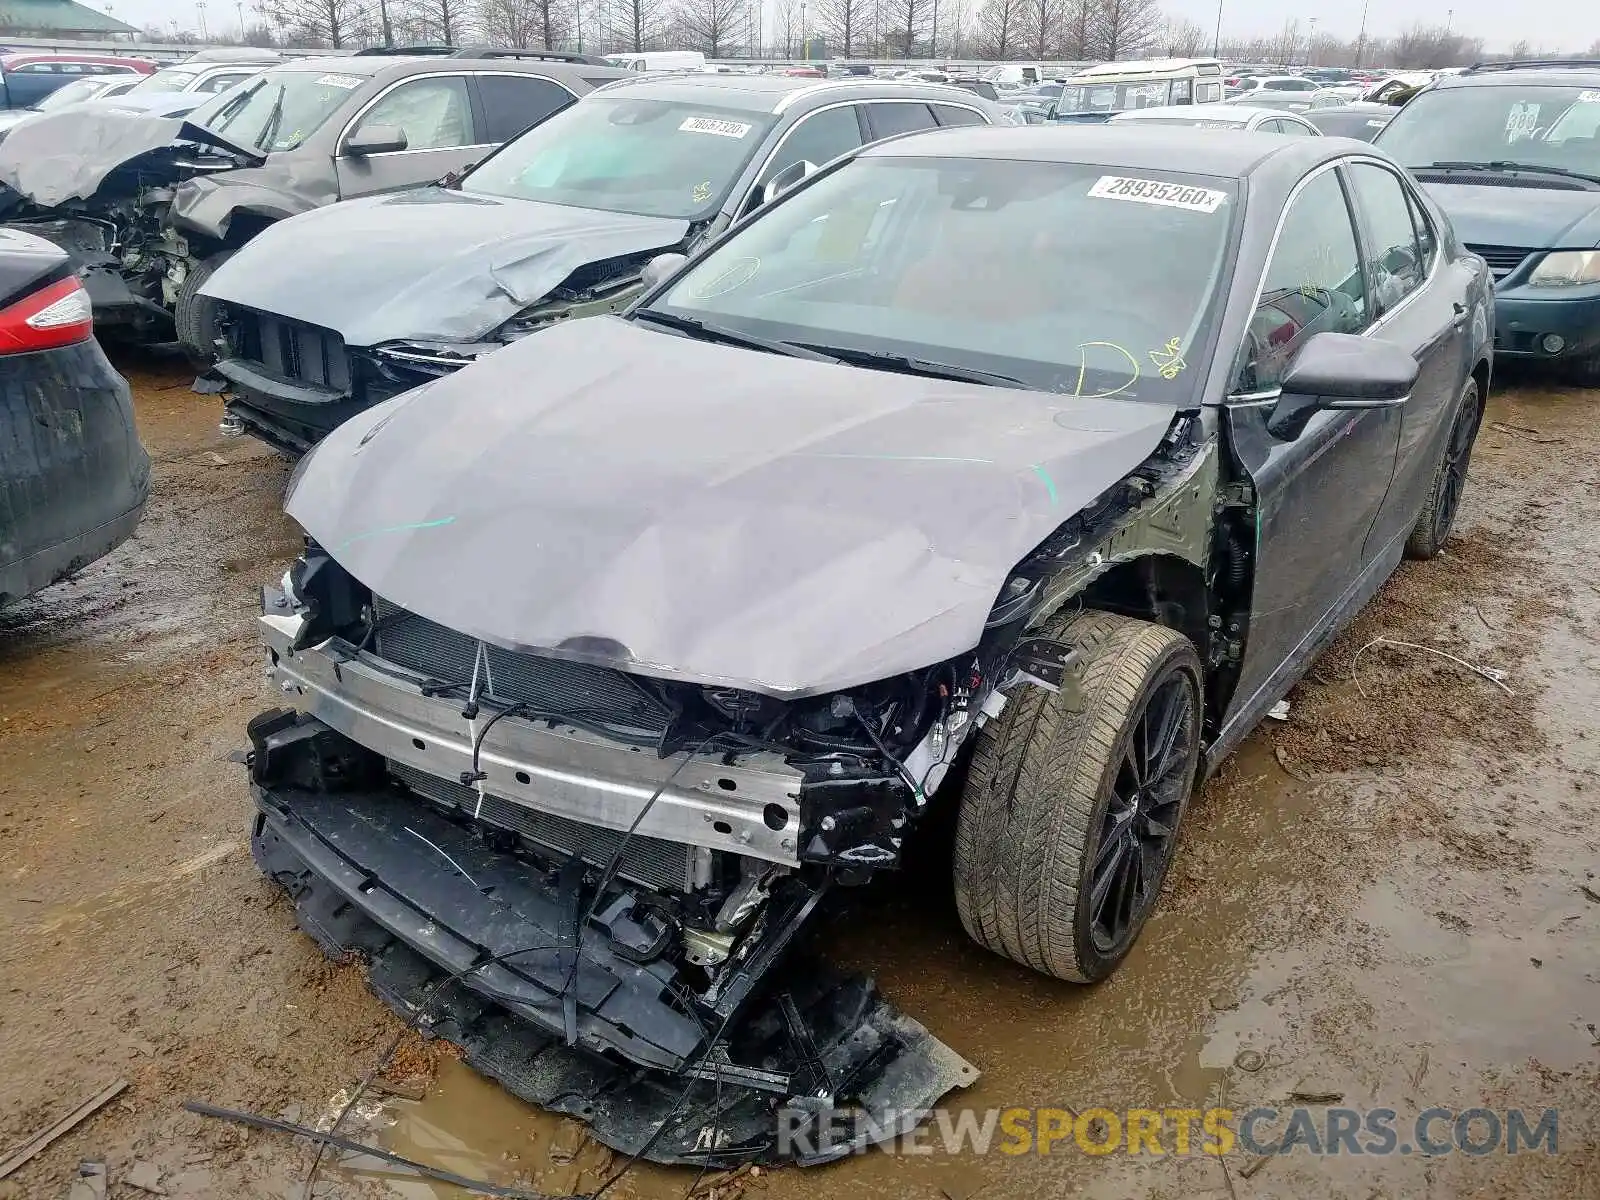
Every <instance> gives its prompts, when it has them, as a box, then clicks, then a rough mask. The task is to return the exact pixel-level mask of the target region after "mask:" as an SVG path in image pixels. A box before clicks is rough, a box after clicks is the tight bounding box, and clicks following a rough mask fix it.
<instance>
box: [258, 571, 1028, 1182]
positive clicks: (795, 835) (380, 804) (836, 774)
mask: <svg viewBox="0 0 1600 1200" xmlns="http://www.w3.org/2000/svg"><path fill="white" fill-rule="evenodd" d="M262 609H263V615H262V618H261V623H262V630H263V635H264V640H265V642H266V644H267V649H268V654H269V658H270V671H271V674H272V676H273V678H274V680H275V681H276V682H277V683H278V685H279V686H280V688H281V689H282V690H283V691H284V693H285V694H286V695H287V696H288V697H289V698H290V700H291V702H292V703H293V704H294V705H295V707H296V709H297V710H298V711H297V712H291V711H288V710H274V711H272V712H269V713H265V714H263V715H262V716H261V717H259V718H258V719H257V720H256V721H255V722H253V723H252V727H251V741H252V750H251V753H250V756H249V760H250V764H251V774H252V781H253V785H254V790H255V795H256V799H257V804H258V807H259V809H260V813H261V815H260V817H259V818H258V822H257V830H256V839H255V841H256V856H257V859H258V861H259V862H260V864H261V866H262V868H263V869H264V870H266V871H267V872H268V874H270V875H271V876H272V877H273V878H275V879H277V880H278V881H279V882H280V883H282V884H284V886H286V887H287V888H288V889H289V891H290V892H291V894H293V895H295V896H296V898H297V904H298V905H299V906H300V909H301V923H302V925H304V926H305V927H306V928H307V930H308V931H309V932H311V933H312V934H313V936H315V937H316V938H317V939H318V940H319V941H320V942H322V944H323V945H324V946H325V947H326V948H327V949H328V950H329V951H330V952H331V953H344V952H347V951H349V950H352V949H357V950H361V951H363V952H364V953H365V954H366V955H367V957H368V959H369V961H370V962H371V964H372V970H373V975H372V980H373V986H374V987H375V988H376V989H377V990H378V991H379V993H380V994H382V995H385V997H386V998H388V999H390V1000H391V1001H394V1002H396V1004H397V1008H398V1009H399V1010H400V1011H402V1012H406V1011H407V1009H406V1007H405V1004H406V1001H405V997H406V996H411V995H415V994H417V993H416V991H415V989H417V988H422V987H426V986H428V985H429V984H430V982H433V981H437V979H438V978H448V977H450V976H451V975H454V974H458V973H461V972H467V974H465V975H463V977H462V980H461V982H462V987H461V988H459V989H454V992H455V994H456V995H457V999H456V1000H452V1001H451V1004H450V1006H449V1007H448V1009H446V1010H441V1011H440V1013H438V1014H437V1018H438V1020H439V1022H440V1023H441V1025H440V1029H441V1031H443V1032H445V1033H446V1035H447V1036H449V1037H450V1038H451V1039H452V1040H455V1041H458V1042H459V1043H460V1044H462V1045H463V1046H464V1047H465V1048H466V1050H467V1053H468V1058H469V1061H475V1062H476V1065H478V1066H479V1067H480V1069H482V1070H484V1071H486V1072H487V1073H489V1074H491V1075H493V1076H494V1077H496V1078H498V1079H501V1080H502V1081H503V1082H505V1083H506V1084H507V1086H508V1087H511V1089H512V1090H513V1091H517V1092H518V1094H519V1095H523V1096H525V1097H526V1098H528V1099H531V1100H534V1101H536V1102H538V1103H541V1104H546V1105H549V1106H552V1107H557V1108H561V1109H562V1110H563V1111H569V1112H574V1113H575V1115H578V1116H582V1117H583V1118H584V1119H586V1120H590V1121H591V1122H592V1123H593V1124H594V1126H595V1132H596V1135H597V1136H599V1137H600V1138H601V1140H603V1141H606V1142H607V1143H608V1144H610V1145H613V1146H615V1147H617V1148H618V1149H621V1150H624V1151H625V1152H632V1150H634V1149H637V1148H638V1147H639V1146H640V1145H642V1144H643V1142H644V1140H645V1138H646V1137H647V1135H648V1132H649V1131H650V1130H651V1128H653V1126H652V1125H651V1122H655V1123H659V1121H660V1120H661V1119H662V1117H663V1114H664V1113H665V1112H666V1111H667V1108H664V1107H663V1105H667V1107H670V1105H669V1104H668V1100H669V1097H670V1096H671V1095H672V1094H674V1093H675V1091H676V1090H681V1089H682V1088H683V1087H684V1086H686V1085H688V1086H690V1087H691V1089H698V1090H695V1096H696V1097H697V1098H696V1099H695V1100H693V1101H692V1102H686V1107H685V1110H684V1111H685V1112H686V1113H697V1114H698V1119H697V1120H695V1121H692V1122H687V1121H677V1127H676V1131H675V1132H674V1133H672V1134H670V1135H669V1136H668V1137H667V1138H665V1139H664V1140H663V1141H662V1142H661V1143H660V1144H658V1145H657V1146H656V1147H653V1148H652V1150H651V1157H658V1158H663V1159H666V1160H669V1161H691V1162H693V1161H705V1160H707V1159H709V1160H711V1161H719V1162H724V1161H726V1162H731V1161H738V1160H739V1159H741V1158H761V1159H769V1158H772V1157H773V1156H774V1155H775V1154H776V1150H775V1146H776V1141H775V1132H774V1131H775V1130H776V1129H777V1127H778V1125H779V1124H780V1123H782V1122H784V1121H787V1122H788V1123H789V1125H790V1127H791V1128H792V1127H793V1126H794V1123H795V1121H796V1119H797V1118H796V1116H795V1114H796V1112H797V1111H798V1112H800V1113H801V1114H802V1115H803V1116H804V1119H805V1120H812V1119H815V1120H816V1121H818V1122H820V1123H821V1126H819V1127H830V1128H831V1127H833V1126H835V1125H837V1123H838V1121H839V1114H840V1112H842V1111H845V1110H848V1111H850V1112H853V1113H855V1114H856V1116H857V1117H858V1118H861V1119H862V1126H861V1127H862V1129H863V1130H867V1129H869V1128H872V1127H874V1125H875V1127H876V1129H877V1133H878V1135H879V1136H881V1135H882V1133H883V1130H884V1129H885V1128H887V1125H886V1122H885V1120H884V1119H882V1118H883V1117H884V1116H885V1115H886V1114H887V1113H889V1112H890V1111H891V1110H894V1111H901V1112H904V1111H914V1110H918V1109H927V1108H929V1107H931V1106H932V1105H933V1104H934V1103H935V1102H937V1100H938V1099H939V1097H940V1096H941V1095H943V1094H944V1092H945V1091H947V1090H949V1089H950V1088H952V1087H955V1086H961V1085H964V1084H965V1083H967V1082H970V1080H972V1079H974V1078H976V1072H975V1071H974V1070H973V1068H972V1067H971V1066H970V1065H969V1064H967V1063H965V1062H964V1061H963V1060H962V1059H961V1058H960V1057H959V1056H958V1055H956V1054H955V1053H954V1052H953V1051H951V1050H950V1049H949V1048H948V1047H945V1046H944V1045H942V1044H941V1043H939V1042H938V1041H937V1040H936V1039H934V1038H932V1037H931V1036H930V1035H929V1034H928V1033H927V1031H926V1030H924V1029H923V1028H922V1027H921V1026H920V1025H918V1024H917V1023H916V1022H915V1021H912V1020H910V1019H909V1018H906V1017H904V1016H902V1015H900V1014H898V1013H895V1012H893V1010H891V1009H890V1008H889V1007H888V1006H887V1005H886V1004H884V1002H883V1001H882V1000H881V999H879V998H878V997H877V996H876V994H875V993H874V992H873V991H872V990H871V988H870V986H869V985H866V984H864V983H862V982H861V981H854V980H848V979H845V978H843V977H841V976H836V975H833V974H832V973H831V972H829V971H827V970H826V969H825V968H822V967H817V966H813V965H810V964H808V965H806V966H805V967H803V968H802V967H798V966H796V965H795V963H794V962H792V961H790V960H791V959H792V957H793V956H794V955H795V954H796V953H797V952H799V951H798V950H797V948H798V947H799V945H800V943H801V941H802V934H803V932H804V930H805V929H806V927H807V925H808V923H809V920H810V918H811V917H812V915H813V914H814V913H815V912H816V911H817V909H818V908H819V906H820V905H821V904H822V903H823V902H824V900H825V898H826V897H829V896H831V895H834V894H835V892H836V888H837V887H838V886H839V885H847V884H858V883H862V882H865V881H866V880H867V879H868V878H870V877H871V876H872V874H873V873H874V872H876V871H877V870H880V869H884V868H889V867H894V866H896V865H898V863H899V861H900V855H901V850H902V847H903V845H904V842H905V839H906V837H907V836H908V834H909V832H910V829H911V827H912V826H913V825H914V824H915V823H916V821H917V819H918V817H919V816H920V815H921V814H922V812H923V811H924V810H925V809H926V807H927V804H928V800H929V797H930V796H932V795H934V794H935V793H936V792H937V791H938V789H939V785H940V783H941V782H942V780H943V777H944V775H945V773H946V772H947V771H948V770H949V769H950V768H951V766H952V764H953V763H954V762H955V760H956V758H957V756H958V754H959V753H960V752H961V750H962V748H963V746H964V745H965V744H966V743H967V740H968V738H969V736H970V735H971V733H972V732H973V731H974V730H976V729H977V728H978V727H979V726H980V725H981V724H982V723H983V722H984V721H985V720H986V719H988V718H989V717H991V716H993V715H995V714H996V713H998V712H999V709H1000V705H1001V704H1003V703H1004V699H1003V695H1002V694H1001V693H1000V692H999V691H997V690H996V688H995V686H994V682H993V681H995V680H999V679H1002V678H1006V677H1012V678H1014V677H1015V676H1016V674H1017V671H1018V669H1019V668H1018V666H1017V664H1018V662H1019V661H1021V660H1019V658H1018V655H1019V652H1020V648H1021V647H1023V646H1028V645H1031V643H1022V642H1019V641H1018V640H1017V639H1016V637H1015V636H1014V634H1015V628H1014V627H1009V626H1008V627H1007V628H1006V629H1005V630H1004V631H1003V633H1004V634H1005V635H1006V636H997V637H996V638H994V639H993V642H994V644H993V646H992V647H990V646H988V645H986V646H985V647H980V650H979V651H978V652H976V653H975V654H973V655H968V656H963V657H962V659H961V660H960V661H959V662H949V663H943V664H939V665H937V666H935V667H931V668H928V669H927V670H924V671H918V672H913V673H911V674H909V675H906V676H901V677H898V678H895V679H891V680H885V681H881V682H875V683H871V684H867V685H864V686H862V687H859V688H854V689H851V690H850V691H849V692H847V693H839V694H834V695H827V696H820V697H814V698H807V699H804V700H797V701H782V700H777V699H775V698H773V697H770V696H766V695H764V694H761V693H757V692H753V691H748V690H744V689H738V688H728V687H718V686H702V685H698V684H692V683H684V682H676V681H667V680H661V679H656V678H652V677H646V676H642V675H638V674H632V673H629V672H625V671H623V670H620V669H616V668H613V667H610V666H606V665H601V664H599V663H596V662H588V661H573V660H568V659H564V658H556V657H548V656H545V655H538V654H528V653H518V652H514V651H511V650H508V649H505V648H503V647H500V646H495V645H492V644H488V643H485V642H482V641H478V640H474V639H473V638H471V637H469V636H467V635H465V634H461V633H458V632H456V631H452V630H449V629H447V628H445V627H443V626H440V625H438V624H436V623H434V622H432V621H429V620H428V619H427V618H425V617H423V616H421V615H419V614H416V613H412V612H408V611H407V610H405V609H404V608H402V607H400V606H398V605H394V604H392V603H389V602H387V601H385V600H384V599H383V598H381V597H377V596H374V595H372V594H371V593H370V592H368V591H367V590H366V589H365V588H363V587H362V585H361V584H360V583H359V582H358V581H356V580H354V579H353V578H352V577H350V576H349V575H348V574H347V573H345V572H344V571H343V570H342V568H340V567H339V566H338V564H336V563H334V562H333V560H332V559H331V558H330V557H329V556H327V555H326V554H325V553H324V552H322V551H321V550H320V549H319V548H318V547H316V546H315V545H314V544H313V545H310V546H309V547H308V550H307V553H306V555H305V556H304V557H303V558H302V559H301V560H300V561H299V562H298V563H296V564H295V566H294V568H292V569H291V570H290V572H289V573H288V574H287V576H286V578H285V580H284V583H283V587H282V588H281V589H273V588H269V589H266V590H265V592H264V596H263V606H262ZM989 640H990V639H986V643H987V642H988V641H989ZM1058 649H1059V648H1058ZM1049 652H1050V648H1049V647H1048V646H1047V645H1046V646H1045V647H1044V648H1043V649H1039V648H1037V647H1036V648H1035V650H1034V651H1030V653H1036V654H1037V655H1038V656H1040V657H1041V659H1042V658H1047V657H1048V655H1049ZM1029 661H1031V660H1029ZM1058 665H1059V662H1058ZM1040 672H1042V673H1044V674H1048V667H1047V666H1041V665H1038V664H1035V665H1034V667H1033V668H1032V669H1031V670H1030V671H1029V672H1028V673H1029V674H1034V675H1037V674H1038V673H1040ZM524 948H526V950H525V952H521V953H510V952H512V951H521V950H523V949H524ZM474 964H478V967H475V966H474ZM391 972H392V973H395V974H396V976H397V978H398V979H399V982H396V981H395V980H394V979H391V978H390V975H391ZM408 989H410V990H408ZM486 1031H488V1032H486ZM494 1031H498V1032H494ZM511 1031H515V1036H512V1032H511ZM508 1055H509V1056H511V1057H510V1058H509V1059H508V1058H507V1056H508ZM474 1056H476V1058H475V1057H474ZM641 1067H642V1068H645V1069H646V1074H644V1075H640V1074H639V1073H638V1071H637V1068H641ZM585 1073H587V1074H585ZM590 1077H593V1078H596V1079H601V1080H603V1081H604V1082H601V1083H594V1084H592V1085H588V1086H585V1087H582V1088H576V1089H574V1094H575V1095H580V1096H583V1097H586V1098H589V1100H590V1103H589V1111H586V1112H585V1111H576V1110H575V1109H574V1108H572V1107H570V1104H569V1102H568V1101H561V1100H560V1099H559V1096H558V1095H557V1094H556V1093H552V1092H551V1091H550V1090H549V1089H548V1087H547V1086H546V1085H547V1084H548V1083H549V1080H550V1079H559V1080H562V1081H565V1082H564V1086H565V1084H570V1083H571V1082H573V1081H574V1080H577V1079H580V1078H590ZM641 1081H642V1082H641ZM719 1087H720V1088H721V1089H722V1095H723V1105H722V1113H721V1115H720V1116H717V1117H716V1118H715V1120H714V1121H713V1120H712V1117H711V1116H710V1115H708V1109H707V1108H706V1105H707V1104H708V1103H713V1104H714V1101H713V1099H712V1098H713V1096H714V1095H715V1092H716V1089H717V1088H719ZM597 1089H599V1091H598V1092H597ZM606 1089H615V1091H614V1092H613V1091H607V1090H606ZM566 1094H567V1093H565V1092H561V1093H560V1094H559V1095H563V1096H564V1095H566ZM597 1094H598V1095H599V1096H600V1097H601V1099H602V1100H603V1101H605V1103H604V1104H601V1103H597V1102H593V1098H594V1097H595V1096H596V1095H597ZM570 1103H576V1101H572V1102H570ZM563 1105H569V1106H567V1107H563ZM607 1105H609V1107H607ZM806 1114H809V1115H806ZM674 1120H675V1121H676V1118H674ZM713 1123H714V1124H715V1125H716V1126H717V1127H718V1128H719V1129H721V1130H722V1131H723V1133H722V1134H719V1135H717V1141H716V1150H715V1152H713V1148H712V1147H711V1146H710V1145H708V1144H706V1142H705V1137H706V1136H707V1135H706V1134H705V1129H706V1128H707V1127H708V1125H710V1124H713ZM724 1134H725V1135H726V1137H727V1139H728V1141H727V1145H726V1147H725V1148H724V1147H723V1142H722V1140H721V1139H722V1137H723V1135H724ZM852 1136H853V1135H852ZM862 1136H863V1137H865V1136H866V1133H865V1132H863V1134H862ZM849 1144H850V1136H847V1137H846V1138H845V1140H844V1142H842V1143H831V1145H832V1146H833V1149H832V1150H830V1151H829V1152H828V1153H829V1155H830V1156H831V1155H832V1154H836V1153H842V1152H843V1151H844V1149H846V1148H848V1145H849Z"/></svg>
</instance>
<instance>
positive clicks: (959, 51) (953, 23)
mask: <svg viewBox="0 0 1600 1200" xmlns="http://www.w3.org/2000/svg"><path fill="white" fill-rule="evenodd" d="M939 26H940V28H941V29H942V30H943V31H944V32H943V37H944V44H945V53H946V54H947V55H948V56H949V57H950V58H971V57H972V56H973V54H974V53H975V51H974V49H973V46H972V0H944V2H943V3H942V4H941V5H940V7H939Z"/></svg>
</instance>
